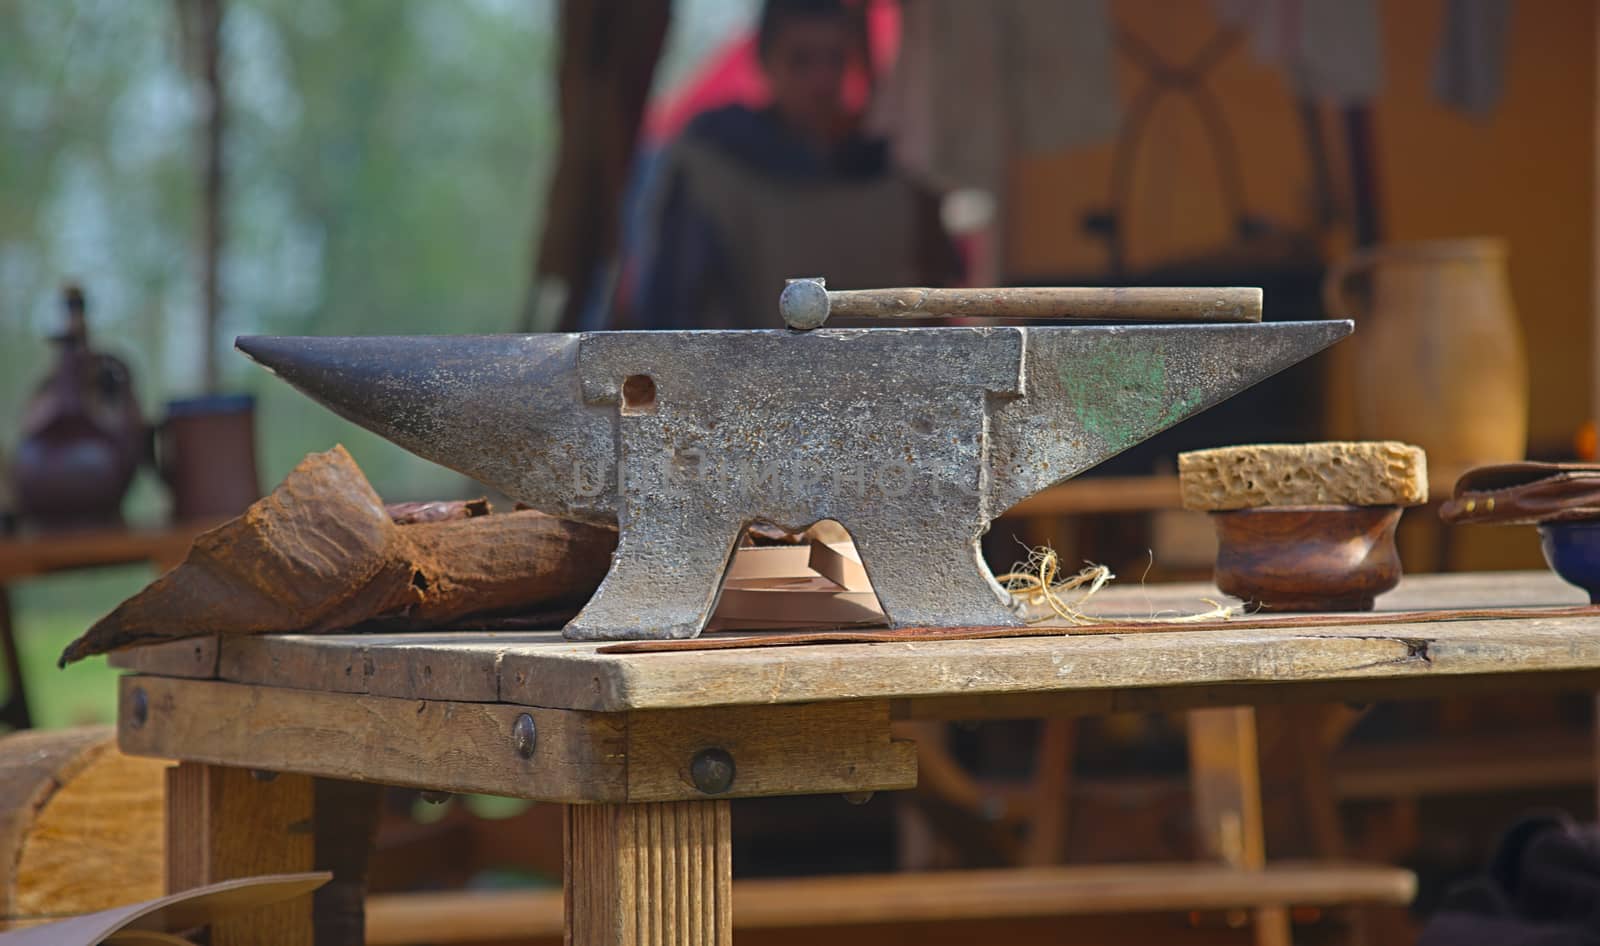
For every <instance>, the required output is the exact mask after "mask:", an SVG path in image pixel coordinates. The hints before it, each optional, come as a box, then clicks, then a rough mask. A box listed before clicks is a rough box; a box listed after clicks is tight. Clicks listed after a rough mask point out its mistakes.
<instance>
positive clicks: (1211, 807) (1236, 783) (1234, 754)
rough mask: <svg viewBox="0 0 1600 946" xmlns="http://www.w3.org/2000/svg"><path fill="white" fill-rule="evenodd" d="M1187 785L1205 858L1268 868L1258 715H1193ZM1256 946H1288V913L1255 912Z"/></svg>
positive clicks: (1237, 711) (1241, 709) (1230, 711)
mask: <svg viewBox="0 0 1600 946" xmlns="http://www.w3.org/2000/svg"><path fill="white" fill-rule="evenodd" d="M1188 729H1189V784H1190V787H1191V788H1192V790H1193V793H1194V812H1195V827H1196V830H1197V831H1198V833H1199V836H1200V846H1201V849H1202V853H1203V854H1205V855H1206V856H1208V857H1211V858H1215V859H1220V860H1222V861H1224V862H1226V863H1229V864H1232V865H1233V866H1235V867H1239V868H1242V869H1244V870H1260V869H1261V868H1263V867H1265V866H1266V863H1267V845H1266V832H1265V830H1264V827H1263V824H1262V816H1261V770H1260V760H1259V758H1258V756H1257V746H1256V711H1255V709H1254V708H1252V707H1249V706H1237V707H1229V708H1226V709H1203V710H1191V711H1189V714H1188ZM1252 920H1253V921H1254V923H1253V926H1254V931H1255V941H1256V946H1289V942H1290V936H1291V934H1290V928H1289V911H1288V909H1287V908H1286V907H1260V908H1258V909H1256V910H1254V911H1253V916H1252Z"/></svg>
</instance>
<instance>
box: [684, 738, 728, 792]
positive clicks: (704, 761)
mask: <svg viewBox="0 0 1600 946" xmlns="http://www.w3.org/2000/svg"><path fill="white" fill-rule="evenodd" d="M735 774H737V773H736V770H735V768H734V764H733V756H731V755H729V754H728V753H727V751H726V750H724V749H715V748H712V749H702V750H700V751H699V752H697V753H695V756H694V758H693V759H692V760H690V762H689V780H690V781H692V782H694V787H695V788H698V789H699V790H700V791H702V792H705V793H706V794H707V795H721V794H722V793H723V792H726V791H727V790H728V789H730V788H732V787H733V779H734V776H735Z"/></svg>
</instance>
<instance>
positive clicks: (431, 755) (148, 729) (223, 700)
mask: <svg viewBox="0 0 1600 946" xmlns="http://www.w3.org/2000/svg"><path fill="white" fill-rule="evenodd" d="M121 689H122V695H121V709H120V712H119V714H118V717H119V727H118V739H119V742H120V744H121V746H122V749H123V751H124V752H127V753H129V754H132V755H145V756H158V757H162V758H174V759H184V760H187V761H195V762H210V763H214V764H218V765H241V766H248V767H251V768H259V769H268V770H271V771H275V772H300V773H305V774H308V775H321V776H324V777H327V778H336V779H346V780H350V781H370V782H379V783H383V784H388V785H406V786H411V787H415V788H425V789H441V790H445V791H457V792H485V793H489V794H496V795H510V796H515V797H522V798H534V799H543V800H553V801H564V800H594V801H599V800H616V801H621V800H624V799H625V798H626V782H625V775H626V767H625V765H624V748H625V744H624V733H623V730H622V728H621V726H620V722H619V721H618V720H614V719H611V718H608V717H605V716H599V715H595V714H586V713H572V712H566V711H561V710H541V709H537V708H532V707H517V706H507V705H504V704H493V703H447V702H427V701H420V700H397V699H392V698H389V697H377V696H366V695H360V694H341V693H318V692H314V691H308V690H287V689H277V688H272V687H254V686H245V685H242V684H234V683H222V682H217V681H211V680H175V679H167V678H163V677H146V676H130V677H124V678H123V679H122V681H121ZM140 692H143V693H144V699H145V702H146V705H147V706H148V710H147V711H146V718H145V719H144V721H143V722H142V723H141V722H139V715H138V713H136V712H135V710H134V704H135V702H136V699H137V698H136V694H137V693H140ZM524 714H526V715H528V716H530V717H531V718H532V719H533V720H534V723H535V728H536V731H537V739H536V742H535V745H534V749H533V752H532V756H531V758H523V757H522V756H521V755H520V754H519V753H518V751H517V747H516V743H515V740H514V736H513V726H514V725H515V723H516V720H517V718H518V717H519V716H521V715H524Z"/></svg>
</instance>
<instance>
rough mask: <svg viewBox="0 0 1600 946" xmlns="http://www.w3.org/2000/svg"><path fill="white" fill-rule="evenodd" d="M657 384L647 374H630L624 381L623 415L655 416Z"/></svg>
mask: <svg viewBox="0 0 1600 946" xmlns="http://www.w3.org/2000/svg"><path fill="white" fill-rule="evenodd" d="M655 411H656V382H655V379H654V378H651V377H650V376H649V375H647V374H630V375H628V376H627V377H626V378H624V379H623V380H622V413H624V414H654V413H655Z"/></svg>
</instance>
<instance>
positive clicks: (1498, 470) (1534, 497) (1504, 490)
mask: <svg viewBox="0 0 1600 946" xmlns="http://www.w3.org/2000/svg"><path fill="white" fill-rule="evenodd" d="M1439 518H1441V519H1443V520H1444V521H1445V522H1448V523H1451V524H1452V525H1453V524H1456V523H1486V524H1493V525H1517V524H1527V523H1537V522H1571V521H1574V520H1579V519H1600V465H1597V464H1593V463H1497V464H1494V465H1492V466H1480V467H1478V468H1476V469H1472V470H1468V471H1467V472H1466V473H1464V474H1462V476H1461V478H1460V479H1459V480H1456V488H1455V495H1454V496H1452V497H1451V498H1450V499H1449V500H1448V501H1446V502H1445V504H1444V505H1443V506H1442V507H1440V509H1439Z"/></svg>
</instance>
